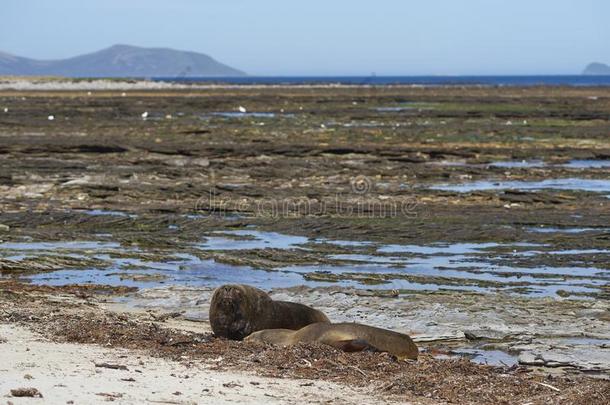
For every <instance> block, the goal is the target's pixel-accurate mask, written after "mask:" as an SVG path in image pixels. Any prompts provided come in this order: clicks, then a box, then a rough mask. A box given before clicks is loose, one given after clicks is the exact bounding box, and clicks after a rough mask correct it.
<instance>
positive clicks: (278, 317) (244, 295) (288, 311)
mask: <svg viewBox="0 0 610 405" xmlns="http://www.w3.org/2000/svg"><path fill="white" fill-rule="evenodd" d="M316 322H330V321H329V320H328V318H327V317H326V315H324V314H323V313H322V312H320V311H318V310H316V309H313V308H310V307H308V306H307V305H303V304H297V303H294V302H286V301H273V300H272V299H271V297H269V295H268V294H267V293H266V292H264V291H262V290H259V289H258V288H254V287H250V286H247V285H224V286H222V287H219V288H217V289H216V291H214V295H213V296H212V303H211V304H210V323H211V324H212V330H213V331H214V334H216V336H220V337H224V338H227V339H233V340H241V339H243V338H245V337H246V336H248V335H250V334H251V333H252V332H256V331H259V330H263V329H293V330H297V329H301V328H302V327H304V326H307V325H309V324H312V323H316Z"/></svg>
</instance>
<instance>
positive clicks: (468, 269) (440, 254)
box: [0, 229, 610, 297]
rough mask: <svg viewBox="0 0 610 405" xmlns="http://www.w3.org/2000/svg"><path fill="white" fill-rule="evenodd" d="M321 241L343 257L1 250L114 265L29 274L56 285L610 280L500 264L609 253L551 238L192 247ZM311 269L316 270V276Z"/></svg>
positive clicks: (271, 239) (540, 285)
mask: <svg viewBox="0 0 610 405" xmlns="http://www.w3.org/2000/svg"><path fill="white" fill-rule="evenodd" d="M322 245H326V246H328V245H331V246H337V247H338V248H339V249H340V251H342V252H341V253H339V252H333V251H332V249H331V251H330V252H329V253H322V252H321V251H320V252H318V254H319V255H320V257H321V258H327V259H329V260H334V261H337V263H336V264H332V265H331V264H321V265H292V266H277V267H276V268H274V269H273V270H272V271H266V270H261V269H256V268H253V267H250V266H238V265H229V264H223V263H219V262H217V261H215V260H213V259H205V260H204V259H200V258H198V257H196V256H193V255H189V254H171V253H170V254H169V255H168V257H167V259H168V260H167V261H162V262H154V261H145V260H144V259H142V260H139V259H134V258H131V256H130V258H123V257H121V253H124V252H125V250H126V249H125V248H123V247H121V246H120V244H118V243H115V242H103V241H71V242H21V243H14V242H13V243H1V244H0V257H4V258H10V259H11V260H23V259H24V258H25V257H35V256H33V255H34V254H35V253H36V252H41V253H44V254H52V253H53V252H57V253H59V254H61V255H64V256H65V255H69V256H71V257H81V258H94V259H99V260H104V261H106V262H108V263H110V266H109V267H108V268H101V269H95V268H93V269H79V270H71V269H66V270H62V271H55V272H51V273H44V274H37V275H34V276H32V277H31V279H32V281H33V282H35V283H40V284H52V285H62V284H73V283H96V284H108V285H117V286H118V285H126V286H134V287H154V286H159V285H184V286H217V285H221V284H223V283H247V284H252V285H255V286H258V287H263V288H280V287H291V286H298V285H306V286H327V285H339V286H346V287H357V288H367V289H402V290H420V291H438V290H461V291H472V292H482V293H486V292H494V291H498V290H500V291H507V292H511V293H518V294H525V295H531V296H555V297H556V296H557V292H558V291H560V290H562V291H568V292H574V293H586V294H594V293H596V292H598V291H599V288H600V287H601V286H603V285H605V284H607V283H608V282H609V281H610V271H607V270H604V269H599V268H595V267H591V266H578V267H568V266H564V267H554V266H545V265H539V264H537V265H536V266H535V267H523V266H511V265H505V264H502V265H498V263H497V261H498V260H500V263H505V262H507V261H508V262H509V263H510V260H511V258H513V257H514V258H515V259H520V260H522V259H523V258H537V257H539V256H544V255H549V254H554V255H555V254H564V255H586V254H610V251H606V250H601V249H583V250H577V249H574V250H563V251H553V250H551V249H549V246H547V245H541V244H532V243H513V244H501V243H493V242H489V243H452V244H450V243H436V244H432V245H397V244H392V245H383V244H378V243H373V242H369V241H349V240H329V239H308V238H306V237H302V236H293V235H284V234H280V233H276V232H265V231H258V230H255V229H241V230H229V231H220V232H217V233H213V234H211V235H208V236H206V237H205V240H204V242H202V243H200V244H197V245H194V246H193V247H194V248H196V249H200V250H202V251H206V252H218V253H221V252H223V251H226V252H231V251H236V250H244V251H245V250H247V251H252V250H263V249H280V250H303V251H308V252H309V253H316V252H317V249H319V248H321V247H322ZM524 248H526V249H524ZM531 248H534V249H541V250H534V249H531ZM544 249H548V251H545V250H544ZM129 250H130V251H131V252H132V253H133V252H136V253H137V252H139V251H138V250H137V249H133V248H129ZM141 253H143V252H141ZM536 263H538V262H536ZM310 275H311V277H313V276H315V277H313V278H311V279H310ZM145 276H150V277H145ZM381 276H382V277H381ZM131 277H135V278H136V279H135V280H134V279H132V278H131ZM142 277H144V278H142Z"/></svg>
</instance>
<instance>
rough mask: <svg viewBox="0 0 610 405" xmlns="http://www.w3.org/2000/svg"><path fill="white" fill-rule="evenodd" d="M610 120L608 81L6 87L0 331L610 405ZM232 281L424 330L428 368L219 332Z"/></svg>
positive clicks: (277, 370) (331, 377)
mask: <svg viewBox="0 0 610 405" xmlns="http://www.w3.org/2000/svg"><path fill="white" fill-rule="evenodd" d="M51 83H52V82H51ZM50 117H53V119H50ZM609 135H610V91H609V90H608V89H607V88H595V87H582V88H579V87H535V86H534V87H527V88H520V87H499V88H498V87H484V86H476V87H461V86H460V87H457V86H448V87H443V86H437V87H422V86H419V87H414V86H314V87H307V86H294V87H291V86H269V87H265V86H251V87H249V86H229V87H222V86H220V85H214V86H212V85H210V86H204V87H201V86H196V85H194V86H189V85H180V86H176V87H172V86H171V85H167V86H166V85H164V86H163V88H158V87H155V86H148V87H147V86H143V87H141V88H138V87H133V86H132V87H129V86H126V87H120V86H118V85H114V84H113V86H109V87H104V86H100V87H99V88H90V89H86V90H81V89H79V88H74V87H70V86H67V87H66V86H63V85H58V86H55V87H53V86H52V85H51V84H45V86H44V87H43V88H40V87H36V86H35V85H32V86H25V87H24V86H22V87H20V88H19V89H15V88H2V89H0V301H1V302H2V306H1V308H2V309H1V310H0V323H2V325H3V326H2V327H3V328H4V327H5V326H6V325H13V326H15V327H17V326H18V327H19V328H27V329H28V330H30V331H33V332H32V333H34V332H35V333H38V334H40V335H41V336H43V337H44V338H45V339H49V340H50V341H53V342H55V343H57V344H59V343H61V344H68V343H69V344H73V343H75V344H83V345H85V344H95V343H100V342H101V341H107V342H110V346H112V347H120V348H122V347H127V348H135V347H140V346H142V348H144V349H146V350H148V351H147V355H150V356H153V357H156V358H163V359H170V360H172V361H184V360H185V359H188V361H189V362H198V361H201V362H204V363H205V364H208V365H209V364H212V367H216V366H218V367H219V368H222V369H223V371H230V372H237V371H240V372H241V370H243V369H244V368H248V367H249V366H248V365H250V366H252V370H255V372H256V373H257V375H264V376H267V377H270V378H271V377H272V378H290V379H291V381H292V379H298V380H295V381H301V380H300V379H306V380H308V379H312V380H325V383H327V382H328V383H332V384H335V383H337V384H339V385H341V384H343V386H344V387H349V389H354V390H356V391H357V393H361V394H362V392H363V391H362V390H364V389H366V384H364V382H363V381H362V378H363V374H364V375H366V376H367V378H368V377H370V378H371V379H372V380H374V381H375V384H376V385H375V387H376V388H375V395H380V397H383V398H384V399H386V400H388V401H403V400H410V401H413V402H415V403H418V402H421V403H429V402H426V401H433V402H434V401H438V402H443V401H445V402H447V401H449V402H451V401H467V402H472V403H477V402H479V403H489V402H490V401H498V400H509V401H512V400H513V399H514V398H518V399H523V402H528V401H529V400H532V401H533V402H534V403H538V402H540V403H542V402H556V403H585V402H587V401H589V403H594V402H595V401H598V403H607V402H605V400H607V398H608V396H610V385H609V384H610V383H609V382H608V376H609V375H610V304H609V301H608V299H609V298H610V286H609V280H610V138H609ZM224 283H245V284H251V285H254V286H257V287H259V288H263V289H265V290H267V291H271V293H272V296H273V297H274V298H277V299H283V300H289V301H297V302H303V303H305V304H308V305H313V306H314V307H316V308H319V309H321V310H323V311H324V312H325V313H327V314H328V316H329V317H330V318H331V319H332V320H333V321H337V322H343V321H347V322H349V321H355V322H362V323H367V324H370V325H374V326H378V327H383V328H388V329H393V330H397V331H400V332H405V333H408V334H410V335H411V336H413V338H414V340H415V341H416V342H418V344H419V345H420V348H421V349H422V352H423V356H424V360H423V361H422V362H420V364H418V365H417V366H413V365H402V364H396V363H392V361H391V360H390V359H387V358H386V357H384V356H383V355H380V354H371V353H366V354H361V355H360V356H362V357H358V354H349V355H344V354H337V353H335V354H329V353H330V352H329V350H330V351H332V350H331V349H328V348H319V347H309V346H308V347H300V348H297V349H294V350H289V349H279V348H276V349H273V348H267V349H265V350H267V351H265V354H264V355H258V357H257V355H256V354H255V352H256V350H255V349H252V348H249V347H248V345H247V344H243V343H235V344H233V343H230V344H229V343H226V342H220V341H218V339H217V340H215V339H214V338H213V337H212V336H211V335H210V328H209V324H208V320H207V308H208V307H207V305H208V304H209V298H210V294H211V291H212V290H213V288H214V287H216V286H218V285H221V284H224ZM51 308H55V309H57V311H58V312H57V314H61V316H64V317H65V319H66V322H68V324H69V325H70V327H68V328H66V330H61V328H60V325H61V322H60V320H59V319H58V315H54V312H49V313H47V311H48V310H49V311H50V309H51ZM91 308H94V309H95V311H94V312H95V314H96V315H95V316H93V317H91V318H88V315H86V314H88V311H89V310H90V309H91ZM142 319H145V320H146V323H145V324H146V325H148V324H149V323H150V324H154V325H157V326H155V328H157V327H158V328H161V329H159V330H157V329H154V330H155V331H156V332H155V335H154V336H155V338H154V340H153V341H151V342H149V343H150V344H141V343H142V341H144V340H145V339H143V336H144V335H145V334H146V333H149V332H150V331H149V332H146V331H145V330H144V329H142V328H143V326H142V325H140V324H139V323H141V322H142ZM132 322H134V324H132ZM94 324H95V325H97V326H99V325H101V324H105V325H107V326H108V327H109V328H110V329H108V330H112V331H114V332H115V333H114V334H106V332H102V331H101V329H100V330H97V329H96V328H95V327H94V326H93V325H94ZM83 325H84V326H87V328H89V329H88V330H91V331H92V332H91V333H89V334H86V333H84V332H82V331H80V330H79V326H83ZM125 325H127V326H128V327H127V326H125ZM146 327H147V328H148V326H146ZM170 329H171V331H170ZM0 330H1V331H2V333H4V334H5V335H7V336H9V333H13V332H9V331H8V330H5V329H1V328H0ZM147 330H148V329H147ZM15 333H16V332H15ZM20 333H21V332H20ZM23 333H25V332H23ZM28 333H30V332H28ZM180 333H183V334H184V336H187V337H186V338H184V339H185V341H186V342H188V343H185V344H184V346H181V344H180V343H178V344H174V343H170V341H169V340H167V339H170V338H172V339H176V336H178V335H179V334H180ZM176 334H177V335H176ZM20 336H21V335H20ZM23 336H26V335H23ZM28 336H29V335H28ZM1 337H3V336H1V335H0V338H1ZM26 337H27V336H26ZM166 338H167V339H166ZM164 339H166V340H164ZM58 342H59V343H58ZM172 342H175V340H173V341H172ZM3 345H6V343H0V349H1V347H2V346H3ZM191 345H194V346H192V347H195V346H197V350H194V349H193V350H191V349H190V348H191ZM299 350H300V351H299ZM202 353H203V354H202ZM227 353H228V354H227ZM230 353H233V354H230ZM181 356H182V357H184V358H182V357H181ZM219 356H223V357H224V358H225V360H226V362H225V363H222V364H221V363H219V362H216V359H217V358H218V357H219ZM240 356H241V357H240ZM260 356H263V357H260ZM282 356H287V357H290V358H294V359H295V363H294V364H302V365H303V366H302V367H297V366H294V367H292V366H291V367H289V368H287V369H282V368H281V367H280V365H279V363H278V360H277V359H278V358H281V357H282ZM319 356H326V357H327V358H329V359H332V363H329V364H330V365H329V364H326V365H321V364H319V363H317V362H316V361H317V360H319ZM255 357H256V361H255V360H254V358H255ZM298 358H303V359H305V360H306V361H303V362H301V363H298V360H297V359H298ZM210 362H211V363H210ZM307 363H309V366H307ZM346 364H351V365H353V367H352V368H350V367H347V366H346ZM384 364H385V365H384ZM255 366H256V367H255ZM354 367H355V369H354ZM384 367H386V368H387V369H384ZM409 367H414V368H413V369H410V368H409ZM314 369H315V370H318V371H320V370H324V371H320V372H318V373H314V372H313V371H312V370H314ZM384 370H385V371H386V372H385V373H384ZM439 370H445V371H444V372H446V373H447V375H445V377H444V378H440V377H439V373H440V371H439ZM389 372H391V376H402V377H404V378H402V377H401V378H402V379H401V378H398V377H396V378H390V377H388V375H387V373H389ZM413 372H419V373H421V375H422V376H425V378H426V379H427V380H426V381H427V383H426V384H427V385H426V384H424V383H423V382H421V381H419V382H415V381H411V379H410V377H409V378H407V377H405V376H406V375H408V374H410V373H411V374H412V373H413ZM468 374H470V375H473V376H476V378H475V377H473V378H475V379H478V380H477V381H479V382H481V381H487V382H490V384H492V385H494V384H496V385H494V387H496V388H497V389H487V390H486V391H485V392H486V394H485V395H486V396H481V395H480V391H477V388H476V386H475V385H473V384H472V381H471V382H470V383H469V382H468V380H467V378H466V377H465V375H468ZM434 376H436V377H434ZM501 376H505V377H501ZM227 378H229V377H227ZM452 378H453V379H452ZM503 378H504V379H506V381H509V382H514V383H515V384H521V387H522V390H521V391H519V392H518V391H512V388H510V386H511V384H512V383H511V384H509V383H506V384H505V383H501V382H500V381H502V379H503ZM365 379H366V378H365ZM447 381H451V382H449V383H448V382H447ZM473 381H474V380H473ZM317 383H318V382H316V384H317ZM421 384H423V385H421ZM443 384H445V385H443ZM446 384H450V385H451V384H453V385H451V387H454V388H455V389H453V388H452V389H449V388H447V385H446ZM481 384H482V383H481ZM424 385H425V387H424ZM548 386H551V387H552V388H548ZM384 387H385V388H384ZM426 387H427V388H426ZM224 388H225V389H226V387H224ZM381 388H383V389H381ZM487 388H489V387H487ZM220 389H222V388H220ZM305 391H307V393H308V395H309V394H311V395H316V394H315V393H313V391H311V390H305ZM429 392H434V394H433V396H432V397H428V396H427V395H425V393H429ZM43 394H44V393H43ZM365 394H367V393H366V392H365ZM278 395H279V394H278ZM354 395H356V394H354ZM518 395H522V396H520V397H519V396H518Z"/></svg>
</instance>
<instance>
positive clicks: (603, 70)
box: [582, 62, 610, 76]
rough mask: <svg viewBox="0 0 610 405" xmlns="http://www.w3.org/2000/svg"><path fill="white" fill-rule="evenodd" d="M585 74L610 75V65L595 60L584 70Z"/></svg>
mask: <svg viewBox="0 0 610 405" xmlns="http://www.w3.org/2000/svg"><path fill="white" fill-rule="evenodd" d="M582 74H583V75H596V76H610V66H608V65H605V64H603V63H599V62H594V63H591V64H589V66H587V67H586V68H585V70H584V71H583V72H582Z"/></svg>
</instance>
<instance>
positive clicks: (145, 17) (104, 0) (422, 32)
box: [0, 0, 610, 75]
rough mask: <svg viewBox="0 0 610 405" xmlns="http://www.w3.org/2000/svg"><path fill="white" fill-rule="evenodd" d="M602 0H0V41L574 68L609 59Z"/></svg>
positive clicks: (315, 71)
mask: <svg viewBox="0 0 610 405" xmlns="http://www.w3.org/2000/svg"><path fill="white" fill-rule="evenodd" d="M609 16H610V1H608V0H527V1H526V0H402V1H400V0H376V1H359V0H351V1H347V0H324V1H322V0H308V1H302V2H293V1H288V0H260V1H254V0H171V1H170V0H0V50H1V51H5V52H9V53H13V54H17V55H21V56H27V57H34V58H43V59H52V58H63V57H69V56H74V55H77V54H81V53H86V52H91V51H95V50H98V49H101V48H104V47H107V46H110V45H113V44H116V43H124V44H132V45H139V46H163V47H172V48H177V49H184V50H193V51H198V52H203V53H207V54H209V55H211V56H213V57H214V58H216V59H218V60H220V61H221V62H224V63H227V64H229V65H231V66H234V67H236V68H239V69H242V70H245V71H246V72H248V73H250V74H253V75H369V74H371V73H372V72H375V73H376V74H377V75H454V74H456V75H460V74H461V75H464V74H571V73H580V72H581V71H582V69H583V68H584V66H585V65H586V64H588V63H589V62H592V61H601V62H606V63H610V23H609V22H608V18H609Z"/></svg>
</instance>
